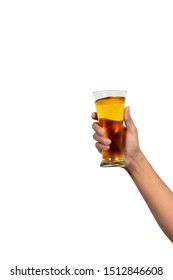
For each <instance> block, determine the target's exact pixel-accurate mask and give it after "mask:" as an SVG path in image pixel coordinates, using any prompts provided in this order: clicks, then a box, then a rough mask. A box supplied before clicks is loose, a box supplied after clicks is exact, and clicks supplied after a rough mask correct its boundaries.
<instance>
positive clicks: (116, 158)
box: [93, 91, 126, 167]
mask: <svg viewBox="0 0 173 280" xmlns="http://www.w3.org/2000/svg"><path fill="white" fill-rule="evenodd" d="M99 93H100V94H101V97H103V98H99ZM125 93H126V92H124V91H101V92H95V105H96V111H97V116H98V121H99V124H100V126H102V127H103V128H104V131H105V134H104V137H105V138H109V139H111V144H110V149H109V150H107V151H103V152H102V161H101V164H100V166H102V167H104V166H105V167H106V166H108V167H109V166H120V167H124V166H125V163H124V160H123V115H124V106H125V97H126V94H125ZM93 94H94V93H93Z"/></svg>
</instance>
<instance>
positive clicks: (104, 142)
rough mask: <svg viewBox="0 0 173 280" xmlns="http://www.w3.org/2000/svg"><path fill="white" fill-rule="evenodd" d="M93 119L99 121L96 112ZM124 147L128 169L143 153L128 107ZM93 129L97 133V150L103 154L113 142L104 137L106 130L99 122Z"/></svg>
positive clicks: (95, 134)
mask: <svg viewBox="0 0 173 280" xmlns="http://www.w3.org/2000/svg"><path fill="white" fill-rule="evenodd" d="M91 117H92V119H94V120H98V118H97V114H96V113H95V112H94V113H92V115H91ZM124 124H125V125H124V132H123V133H124V147H123V151H124V152H123V157H124V160H125V165H126V166H125V168H128V167H129V165H130V163H131V162H132V161H133V159H134V158H135V157H136V155H137V154H138V153H139V152H140V151H141V150H140V147H139V140H138V132H137V128H136V126H135V124H134V122H133V120H132V118H131V116H130V108H129V107H126V108H125V110H124ZM92 128H93V130H94V131H95V133H94V134H93V139H94V140H96V141H97V142H96V144H95V146H96V148H97V149H98V151H99V152H100V153H101V152H102V151H104V150H108V149H109V148H110V144H111V140H110V139H108V138H105V137H104V129H103V128H102V127H101V126H99V124H98V122H94V123H93V124H92Z"/></svg>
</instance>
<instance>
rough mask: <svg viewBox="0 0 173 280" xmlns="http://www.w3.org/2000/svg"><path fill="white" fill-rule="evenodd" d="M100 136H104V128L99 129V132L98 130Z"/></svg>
mask: <svg viewBox="0 0 173 280" xmlns="http://www.w3.org/2000/svg"><path fill="white" fill-rule="evenodd" d="M98 134H99V135H100V136H102V135H103V134H104V131H103V129H102V128H99V130H98Z"/></svg>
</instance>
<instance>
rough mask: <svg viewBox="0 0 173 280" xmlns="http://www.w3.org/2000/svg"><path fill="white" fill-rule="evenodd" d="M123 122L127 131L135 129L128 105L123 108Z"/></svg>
mask: <svg viewBox="0 0 173 280" xmlns="http://www.w3.org/2000/svg"><path fill="white" fill-rule="evenodd" d="M124 122H125V125H126V127H127V129H128V130H129V131H134V129H136V127H135V124H134V122H133V120H132V118H131V115H130V107H126V108H125V109H124Z"/></svg>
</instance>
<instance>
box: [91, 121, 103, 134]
mask: <svg viewBox="0 0 173 280" xmlns="http://www.w3.org/2000/svg"><path fill="white" fill-rule="evenodd" d="M92 129H93V130H94V131H95V132H96V133H97V134H98V135H99V136H103V134H104V129H103V128H102V127H101V126H100V125H99V124H98V123H97V122H94V123H93V124H92Z"/></svg>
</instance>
